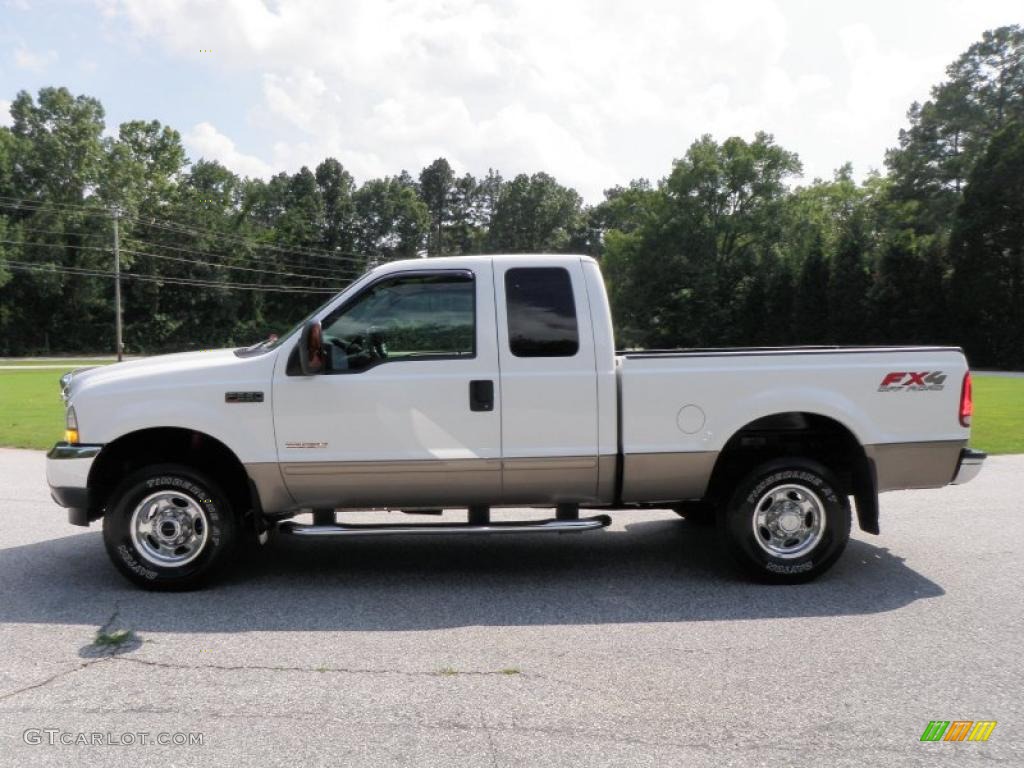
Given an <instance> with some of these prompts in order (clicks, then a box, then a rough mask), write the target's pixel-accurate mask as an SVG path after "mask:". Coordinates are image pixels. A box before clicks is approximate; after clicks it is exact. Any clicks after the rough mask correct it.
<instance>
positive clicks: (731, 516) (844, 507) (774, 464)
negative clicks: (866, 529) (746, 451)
mask: <svg viewBox="0 0 1024 768" xmlns="http://www.w3.org/2000/svg"><path fill="white" fill-rule="evenodd" d="M783 486H793V488H792V489H789V490H787V489H785V488H782V487H783ZM775 488H779V489H780V490H779V491H778V492H777V498H776V499H772V498H771V497H770V496H768V494H769V493H770V492H771V491H772V489H775ZM839 488H840V486H839V484H838V482H837V480H836V478H835V476H834V475H833V474H832V472H830V471H829V470H828V469H827V468H826V467H824V466H822V465H821V464H819V463H818V462H816V461H811V460H809V459H804V458H801V457H793V458H783V459H777V460H774V461H770V462H767V463H765V464H762V465H760V466H759V467H757V468H756V469H754V470H753V471H752V472H750V473H749V474H748V475H747V476H746V477H744V478H743V480H741V481H740V483H739V484H738V485H737V486H736V490H735V491H734V493H733V495H732V498H731V499H730V500H729V503H728V506H727V507H726V508H725V510H724V512H723V514H722V515H720V516H719V533H720V535H721V539H722V542H723V544H724V546H725V549H726V550H727V551H728V553H729V554H730V555H731V556H732V559H733V560H735V562H736V563H737V565H739V567H740V568H741V569H742V570H743V571H744V572H745V573H747V574H748V575H750V576H752V577H753V578H755V579H757V580H758V581H764V582H769V583H773V584H799V583H802V582H806V581H810V580H812V579H814V578H816V577H818V576H820V575H821V574H822V573H824V572H825V571H827V570H828V569H829V568H831V567H832V566H833V565H834V564H835V562H836V560H838V559H839V556H840V555H841V554H842V553H843V550H844V549H845V548H846V542H847V541H849V539H850V504H849V501H848V500H847V497H846V496H845V495H844V494H842V493H841V491H840V490H839ZM799 489H803V490H799ZM807 492H810V493H809V494H808V493H807ZM787 505H788V506H787ZM759 506H760V507H761V508H762V511H761V515H762V517H761V518H760V522H762V523H766V522H768V523H769V524H762V525H760V527H758V525H756V524H755V515H757V514H758V507H759ZM789 510H792V511H793V513H794V514H793V515H792V516H789V517H787V518H786V519H785V520H783V519H782V518H781V517H780V516H781V515H782V514H784V513H785V512H787V511H789ZM805 510H809V511H805ZM815 510H818V511H815ZM773 519H774V523H771V522H770V521H772V520H773ZM818 520H822V521H823V523H824V524H823V526H822V527H821V528H820V532H819V528H818V527H817V521H818ZM794 521H796V522H794ZM809 521H814V523H815V524H814V525H811V524H809ZM784 525H797V526H799V528H798V530H796V531H794V532H793V533H787V532H786V530H785V528H784V527H783V526H784ZM770 529H774V531H775V533H773V532H772V530H770ZM790 536H791V537H792V538H788V539H786V540H785V541H782V540H781V539H783V538H785V537H790ZM775 553H780V554H781V555H782V556H779V555H778V554H775Z"/></svg>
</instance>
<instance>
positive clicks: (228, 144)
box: [184, 123, 273, 177]
mask: <svg viewBox="0 0 1024 768" xmlns="http://www.w3.org/2000/svg"><path fill="white" fill-rule="evenodd" d="M184 138H185V147H186V148H187V149H188V150H189V151H190V152H191V154H192V155H193V159H195V160H198V159H200V158H202V159H205V160H216V161H218V162H219V163H221V164H222V165H225V166H227V167H228V168H230V169H232V170H233V171H235V172H236V173H240V174H243V175H245V176H261V177H267V176H270V174H271V173H272V172H273V169H272V168H271V166H270V165H269V164H267V163H265V162H263V161H262V160H260V159H259V158H258V157H254V156H253V155H246V154H243V153H242V152H239V151H238V149H237V148H236V147H235V143H234V142H233V141H232V140H231V139H229V138H228V137H227V136H225V135H224V134H222V133H221V132H220V131H218V130H217V129H216V128H215V127H214V126H212V125H210V123H199V124H197V125H196V126H195V127H194V128H193V129H192V130H191V131H189V132H188V133H186V134H185V137H184Z"/></svg>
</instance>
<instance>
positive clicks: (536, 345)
mask: <svg viewBox="0 0 1024 768" xmlns="http://www.w3.org/2000/svg"><path fill="white" fill-rule="evenodd" d="M505 299H506V302H507V305H508V344H509V348H510V349H511V351H512V354H513V355H515V356H516V357H572V356H574V355H575V354H576V353H577V352H578V351H579V348H580V339H579V329H578V328H577V325H576V304H575V302H574V301H573V296H572V281H571V279H570V278H569V272H568V271H567V270H566V269H565V268H563V267H516V268H514V269H510V270H508V271H507V272H506V273H505Z"/></svg>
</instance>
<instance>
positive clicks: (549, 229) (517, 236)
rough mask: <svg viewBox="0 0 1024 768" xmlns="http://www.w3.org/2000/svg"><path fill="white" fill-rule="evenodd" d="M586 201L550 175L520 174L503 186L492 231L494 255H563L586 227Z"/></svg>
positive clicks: (496, 206)
mask: <svg viewBox="0 0 1024 768" xmlns="http://www.w3.org/2000/svg"><path fill="white" fill-rule="evenodd" d="M582 206H583V200H582V199H581V198H580V196H579V194H577V192H576V190H574V189H570V188H569V187H563V186H562V185H561V184H559V183H558V182H557V181H555V179H554V178H553V177H552V176H549V175H548V174H546V173H535V174H533V176H527V175H526V174H519V175H518V176H516V177H515V178H514V179H512V181H509V182H506V183H505V184H503V185H502V188H501V193H500V195H499V197H498V201H497V203H496V205H495V207H494V214H493V215H492V217H491V223H490V229H489V231H488V249H489V250H490V251H491V252H492V253H498V252H505V253H530V252H533V253H544V252H547V253H560V252H563V251H565V250H566V249H568V248H569V247H570V246H571V244H572V243H573V240H574V238H576V237H578V236H579V234H580V229H581V227H582V225H583V217H582Z"/></svg>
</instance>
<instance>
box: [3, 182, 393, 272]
mask: <svg viewBox="0 0 1024 768" xmlns="http://www.w3.org/2000/svg"><path fill="white" fill-rule="evenodd" d="M4 201H7V202H4ZM46 206H52V207H55V208H58V209H65V210H71V211H74V212H76V213H83V214H87V215H92V216H100V215H102V216H110V212H109V210H108V209H107V208H105V207H99V206H84V205H76V204H73V203H57V202H54V201H49V200H47V201H35V200H23V199H18V198H14V197H5V196H2V195H0V207H2V208H13V209H15V210H26V211H40V210H44V209H45V208H46ZM121 218H123V219H130V220H131V221H135V222H138V223H141V224H143V225H146V226H150V227H156V228H157V229H163V230H165V231H168V232H174V233H176V234H189V235H192V236H193V237H200V236H205V237H213V238H220V239H223V240H228V241H234V242H238V243H243V244H245V245H248V246H250V247H252V248H262V249H265V250H272V251H278V252H280V253H290V254H293V255H297V256H312V257H315V258H321V259H331V260H335V261H349V262H355V263H358V264H360V265H364V264H366V262H367V261H368V258H369V256H370V255H372V256H379V255H381V254H379V253H375V254H369V255H368V254H362V253H356V252H354V251H336V252H333V253H332V252H329V251H323V250H317V249H314V248H307V247H305V246H290V247H283V246H279V245H273V244H270V243H261V242H259V241H256V240H253V239H251V238H249V237H245V236H243V235H231V234H227V233H224V232H217V231H216V230H211V229H204V228H202V227H194V226H189V225H187V224H182V223H181V222H177V221H173V220H172V219H167V218H163V217H159V216H144V215H141V214H136V215H134V216H133V215H128V214H124V215H122V217H121ZM158 222H160V223H158ZM264 231H266V230H264Z"/></svg>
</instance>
